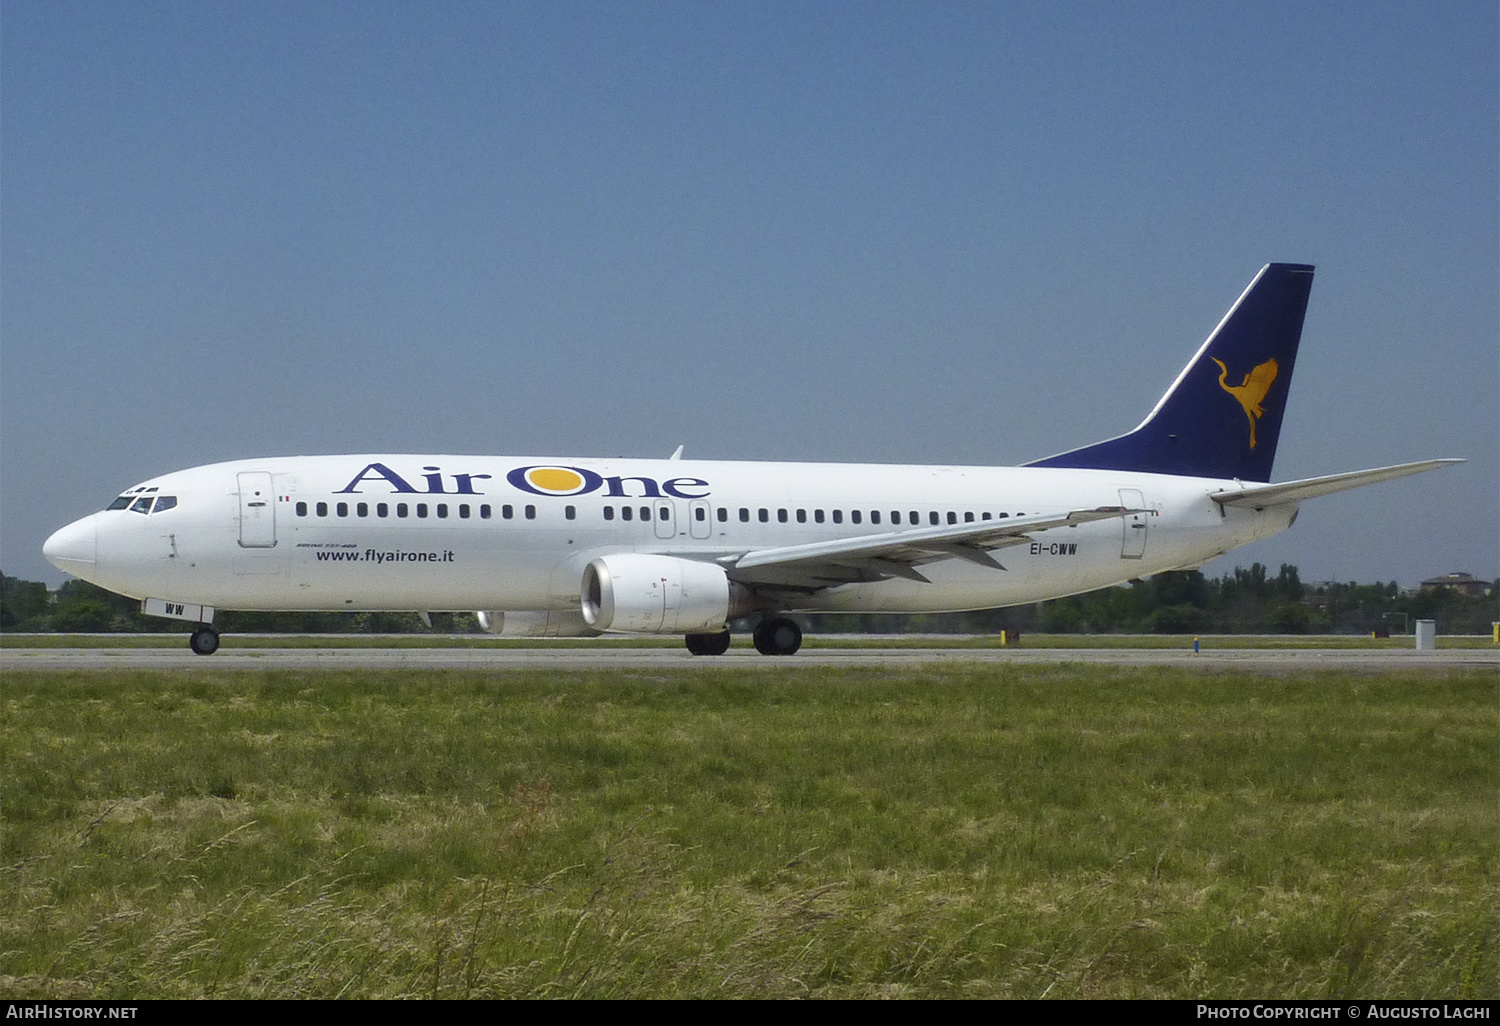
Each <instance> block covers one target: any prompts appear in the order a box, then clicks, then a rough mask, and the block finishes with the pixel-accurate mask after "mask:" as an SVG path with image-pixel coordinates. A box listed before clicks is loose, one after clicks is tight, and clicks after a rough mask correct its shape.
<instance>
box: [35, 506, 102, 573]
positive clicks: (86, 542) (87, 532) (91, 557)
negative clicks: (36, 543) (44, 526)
mask: <svg viewBox="0 0 1500 1026" xmlns="http://www.w3.org/2000/svg"><path fill="white" fill-rule="evenodd" d="M98 538H99V536H98V532H96V531H95V529H94V518H93V517H91V516H89V517H84V518H83V519H82V520H75V521H73V523H71V524H69V525H68V526H67V527H64V528H63V529H62V530H61V531H58V532H57V533H56V534H54V535H53V536H52V537H50V538H48V539H47V541H46V542H45V543H44V544H43V545H42V555H44V556H46V557H47V562H49V563H51V564H52V565H53V566H55V567H57V568H58V569H59V570H65V571H67V572H68V573H70V574H72V575H73V576H75V577H82V576H84V575H85V574H87V573H89V572H90V571H92V570H93V569H94V564H95V563H96V562H97V561H98V558H99V553H98V549H99V541H98Z"/></svg>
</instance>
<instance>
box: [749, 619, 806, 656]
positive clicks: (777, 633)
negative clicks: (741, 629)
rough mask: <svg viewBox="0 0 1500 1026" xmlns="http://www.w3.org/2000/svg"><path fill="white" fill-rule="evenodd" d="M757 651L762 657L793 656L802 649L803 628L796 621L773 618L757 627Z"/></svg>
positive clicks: (754, 635) (754, 636)
mask: <svg viewBox="0 0 1500 1026" xmlns="http://www.w3.org/2000/svg"><path fill="white" fill-rule="evenodd" d="M752 637H753V638H754V640H755V651H757V652H759V653H760V654H761V655H791V654H793V653H794V652H796V651H797V649H799V648H801V647H802V628H801V627H798V626H797V623H796V621H795V620H789V619H787V618H786V617H784V616H771V617H767V618H766V619H764V620H762V621H761V622H760V623H758V624H756V625H755V633H754V634H753V635H752Z"/></svg>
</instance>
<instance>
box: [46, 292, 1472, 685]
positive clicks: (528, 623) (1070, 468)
mask: <svg viewBox="0 0 1500 1026" xmlns="http://www.w3.org/2000/svg"><path fill="white" fill-rule="evenodd" d="M1312 278H1313V268H1312V267H1311V266H1309V265H1305V264H1286V263H1273V264H1268V265H1266V266H1265V267H1264V268H1262V269H1261V271H1260V272H1259V273H1258V274H1257V275H1256V276H1255V278H1254V280H1253V281H1252V282H1251V283H1250V285H1249V286H1248V287H1247V288H1246V289H1245V291H1244V293H1243V294H1241V296H1240V297H1239V299H1238V300H1237V301H1236V302H1235V304H1234V305H1233V307H1232V308H1231V309H1230V310H1229V312H1228V313H1227V314H1226V315H1225V316H1224V318H1223V319H1222V320H1221V321H1220V322H1219V324H1218V326H1217V327H1216V328H1215V329H1214V330H1213V332H1212V333H1211V334H1210V335H1209V336H1208V339H1207V340H1206V341H1205V342H1204V343H1203V344H1202V346H1201V347H1200V348H1199V349H1198V351H1197V352H1196V353H1195V354H1194V356H1193V358H1192V359H1191V360H1190V361H1189V362H1188V364H1187V366H1186V367H1185V368H1183V370H1182V372H1181V373H1180V374H1179V375H1178V376H1177V379H1176V380H1175V381H1174V382H1173V383H1172V385H1171V387H1170V388H1168V389H1167V391H1166V393H1165V394H1164V395H1163V396H1162V397H1161V399H1160V400H1159V401H1158V402H1157V404H1156V406H1155V407H1154V408H1153V409H1152V410H1151V412H1150V413H1149V414H1148V415H1147V416H1146V418H1145V420H1143V421H1142V422H1141V423H1140V425H1139V426H1138V427H1136V428H1135V429H1134V430H1133V431H1130V432H1128V433H1126V434H1123V435H1120V436H1118V437H1115V438H1110V439H1107V440H1105V441H1102V442H1098V443H1096V444H1093V445H1087V446H1084V447H1082V448H1078V449H1073V450H1070V451H1067V452H1063V453H1059V454H1057V455H1054V456H1049V457H1047V458H1045V459H1039V460H1036V461H1034V462H1032V463H1028V464H1025V465H1023V466H1019V467H972V466H898V465H882V464H874V465H860V464H838V463H771V462H728V461H707V460H688V459H683V458H682V457H681V453H682V449H681V447H679V448H678V450H677V452H675V453H673V455H672V457H671V458H670V459H666V460H659V459H658V460H649V459H593V458H580V457H527V456H521V457H496V456H454V455H395V454H380V453H375V454H364V455H342V456H287V457H274V458H265V459H249V460H237V461H233V462H227V463H215V464H212V465H209V466H203V467H195V468H192V469H190V470H181V471H177V472H175V473H169V474H164V475H162V476H160V477H154V478H151V479H150V480H148V481H144V482H142V483H140V484H138V485H135V486H134V487H131V488H127V489H126V490H125V491H123V492H121V493H120V494H119V495H118V497H116V498H115V499H114V500H113V501H112V502H111V503H110V504H109V505H108V506H107V508H105V509H104V510H102V511H100V512H97V513H93V514H91V515H89V516H86V517H84V518H83V519H81V520H78V521H76V522H74V523H72V524H69V525H68V526H66V527H64V528H62V529H61V530H59V531H57V532H56V533H55V534H53V535H52V536H51V537H50V538H48V539H47V542H46V544H45V545H44V547H43V553H44V554H45V556H46V558H47V559H48V560H49V561H50V562H51V563H52V564H53V565H54V566H56V567H58V568H59V569H61V570H64V571H66V572H67V573H69V574H72V575H74V576H77V577H81V578H83V579H84V580H87V581H92V582H93V583H95V584H97V585H99V586H101V587H103V588H106V589H108V590H110V591H114V592H118V593H120V594H123V595H127V596H130V597H132V598H136V599H139V600H140V601H141V605H142V609H143V611H144V612H145V613H148V614H151V615H154V616H160V617H166V618H170V619H177V620H185V621H188V622H191V623H193V624H194V628H193V631H192V634H191V636H190V639H189V645H190V647H191V649H192V651H194V652H196V653H198V654H200V655H208V654H211V653H213V652H214V651H216V650H217V649H218V647H219V634H218V632H217V631H216V630H215V628H214V626H213V620H214V616H215V614H216V613H217V612H218V611H219V610H226V609H227V610H383V611H407V612H416V613H419V614H420V615H421V616H422V617H423V618H424V620H426V621H427V622H428V623H429V624H430V623H431V620H430V614H431V613H432V612H436V611H444V612H448V611H470V610H473V611H478V617H479V622H480V624H481V626H482V627H483V628H484V629H485V630H487V631H489V632H491V633H496V634H502V635H509V636H528V637H564V636H597V635H601V634H617V633H626V634H659V635H668V634H670V635H682V636H683V637H685V639H686V643H687V648H688V650H689V652H691V653H693V654H694V655H719V654H722V653H723V652H725V651H726V650H727V649H728V647H729V643H730V632H729V626H728V625H729V623H730V622H731V621H734V620H738V619H741V618H744V617H750V616H756V617H758V618H759V620H758V625H757V626H756V627H755V628H754V632H753V640H754V644H755V647H756V649H757V650H759V651H760V652H761V653H763V654H766V655H790V654H792V653H794V652H796V651H797V650H798V648H799V647H800V646H801V644H802V631H801V628H800V627H799V626H798V624H797V622H796V621H795V620H794V619H792V618H791V617H790V616H789V615H788V614H790V613H795V612H813V611H818V612H946V611H956V610H967V609H986V608H994V607H1000V606H1008V605H1017V604H1021V603H1029V602H1037V601H1041V600H1044V599H1052V598H1060V597H1062V596H1066V595H1073V594H1078V593H1081V592H1086V591H1093V590H1095V589H1098V588H1104V587H1109V586H1112V585H1117V584H1122V583H1124V582H1126V581H1129V580H1132V579H1136V578H1141V577H1146V576H1149V575H1151V574H1158V573H1162V572H1164V571H1171V570H1186V569H1193V568H1197V567H1199V566H1202V565H1203V564H1204V563H1206V562H1208V561H1209V560H1211V559H1214V558H1215V557H1217V556H1221V555H1223V554H1224V553H1226V552H1228V551H1230V550H1231V549H1233V548H1236V547H1237V546H1240V545H1245V544H1248V543H1250V542H1254V541H1259V540H1261V539H1263V538H1267V537H1269V536H1271V535H1273V534H1276V533H1277V532H1279V531H1282V530H1284V529H1286V528H1288V527H1290V526H1291V525H1292V523H1293V521H1295V520H1296V518H1297V511H1298V507H1299V504H1300V503H1301V502H1303V501H1304V500H1306V499H1311V498H1316V497H1318V496H1322V495H1330V494H1333V493H1335V492H1341V491H1344V490H1346V489H1349V488H1358V487H1361V486H1363V485H1368V484H1374V483H1376V482H1380V481H1388V480H1393V479H1395V478H1399V477H1404V476H1406V475H1408V474H1416V473H1420V472H1423V471H1427V470H1432V469H1435V468H1437V467H1442V466H1447V465H1450V464H1454V463H1461V462H1463V461H1462V460H1457V459H1433V460H1425V461H1422V462H1418V463H1406V464H1401V465H1397V466H1390V467H1381V468H1376V469H1372V470H1361V471H1354V472H1350V473H1342V474H1333V475H1329V476H1324V477H1314V478H1308V479H1305V480H1298V481H1290V482H1284V483H1280V484H1272V483H1270V480H1271V464H1272V461H1273V459H1274V458H1275V455H1276V447H1277V442H1278V440H1279V437H1280V432H1281V423H1282V414H1283V412H1284V411H1285V409H1286V401H1287V392H1288V386H1289V384H1290V381H1291V377H1292V369H1293V365H1294V363H1295V361H1296V356H1297V347H1298V344H1299V342H1300V340H1301V335H1302V324H1303V318H1304V315H1305V313H1306V309H1307V300H1308V295H1309V292H1310V290H1311V286H1312Z"/></svg>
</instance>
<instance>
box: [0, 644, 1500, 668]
mask: <svg viewBox="0 0 1500 1026" xmlns="http://www.w3.org/2000/svg"><path fill="white" fill-rule="evenodd" d="M974 662H977V663H989V664H1058V663H1083V664H1090V663H1092V664H1097V665H1104V666H1173V667H1180V668H1192V669H1200V670H1205V671H1211V672H1236V671H1243V672H1252V673H1267V672H1271V673H1286V672H1292V671H1305V670H1319V669H1329V670H1343V671H1351V670H1352V671H1359V672H1382V671H1398V670H1399V671H1410V670H1447V669H1453V668H1457V667H1472V668H1479V667H1492V668H1496V669H1497V670H1500V650H1495V649H1489V648H1482V649H1474V648H1453V649H1443V648H1438V649H1437V650H1436V651H1431V652H1416V651H1413V650H1411V649H1401V650H1391V649H1381V650H1368V649H1366V650H1361V649H1333V648H1308V649H1248V648H1241V649H1218V650H1215V649H1205V650H1204V651H1202V652H1200V653H1197V654H1195V653H1194V652H1193V651H1192V649H1191V648H1188V647H1183V648H1181V649H1136V648H1035V649H1027V648H1024V647H1014V648H985V649H961V648H908V649H898V648H883V649H882V648H848V649H839V648H804V649H803V650H802V651H801V652H799V653H797V654H796V655H794V656H763V655H760V654H758V653H757V652H755V651H754V650H753V649H750V648H734V649H731V650H730V651H729V652H728V653H726V654H725V655H722V656H693V655H689V654H688V653H687V651H686V650H685V649H668V648H625V647H607V646H605V645H602V644H601V645H600V646H599V647H598V648H579V647H567V648H527V649H514V648H507V649H475V648H451V649H449V648H327V649H315V648H248V647H247V648H236V647H235V646H234V644H233V641H232V640H231V639H226V641H225V644H224V647H223V648H221V649H220V650H219V651H218V653H216V654H215V655H211V656H198V655H194V654H192V653H191V652H190V651H188V649H187V646H186V645H185V644H184V645H183V646H182V647H181V648H7V649H0V672H3V671H8V670H116V671H126V670H183V671H202V670H309V669H313V670H379V669H406V670H492V671H505V670H523V669H525V670H537V669H541V670H545V669H558V670H599V669H621V670H636V669H692V670H701V671H707V672H721V671H729V670H738V671H752V670H759V671H765V670H780V669H793V668H795V667H798V666H843V667H858V666H867V667H889V666H918V665H922V664H941V663H974Z"/></svg>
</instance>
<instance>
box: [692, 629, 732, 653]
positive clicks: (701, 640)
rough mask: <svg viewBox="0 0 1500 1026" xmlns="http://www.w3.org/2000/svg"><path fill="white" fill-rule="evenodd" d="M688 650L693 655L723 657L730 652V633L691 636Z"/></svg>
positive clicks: (721, 632)
mask: <svg viewBox="0 0 1500 1026" xmlns="http://www.w3.org/2000/svg"><path fill="white" fill-rule="evenodd" d="M687 650H688V651H689V652H691V653H692V654H693V655H723V654H724V653H725V652H728V651H729V632H728V631H720V632H719V633H718V634H689V635H688V636H687Z"/></svg>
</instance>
